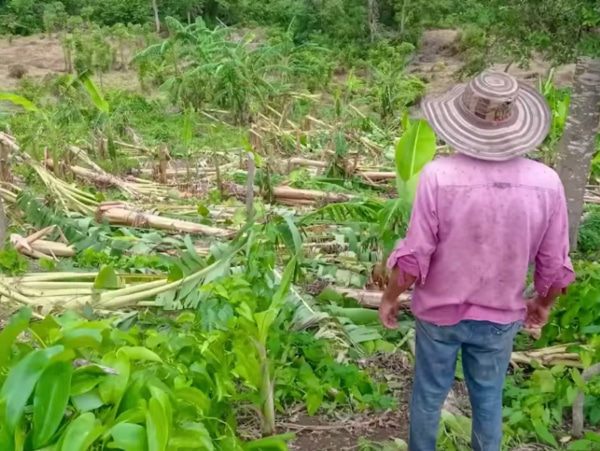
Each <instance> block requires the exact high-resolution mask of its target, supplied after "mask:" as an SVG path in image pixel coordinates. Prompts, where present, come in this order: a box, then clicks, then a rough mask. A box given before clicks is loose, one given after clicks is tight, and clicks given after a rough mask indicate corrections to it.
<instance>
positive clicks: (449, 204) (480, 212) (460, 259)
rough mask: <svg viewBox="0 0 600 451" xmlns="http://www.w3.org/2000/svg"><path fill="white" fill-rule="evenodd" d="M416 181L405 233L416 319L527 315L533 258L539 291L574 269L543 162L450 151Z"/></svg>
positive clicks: (552, 178)
mask: <svg viewBox="0 0 600 451" xmlns="http://www.w3.org/2000/svg"><path fill="white" fill-rule="evenodd" d="M419 185H420V186H419V191H418V194H417V198H416V199H415V207H414V210H413V218H412V219H411V226H410V227H409V232H408V235H407V237H406V242H407V244H409V245H410V246H412V247H415V248H417V249H414V251H416V255H417V259H418V260H419V262H418V264H419V272H420V283H419V284H418V285H417V286H416V287H415V292H414V297H413V305H412V310H413V312H414V314H415V316H417V317H418V318H420V319H422V320H425V321H429V322H432V323H435V324H439V325H451V324H455V323H457V322H458V321H461V320H465V319H471V320H488V321H492V322H496V323H510V322H513V321H516V320H519V319H523V317H524V315H525V304H524V302H523V290H524V287H525V281H526V280H525V279H526V274H527V270H528V268H529V265H530V264H532V263H536V277H535V278H536V280H535V283H536V288H538V291H539V292H540V291H543V290H546V291H547V289H548V288H549V286H550V285H551V284H552V283H554V282H555V281H556V280H555V279H556V278H557V277H558V278H560V277H562V276H561V272H563V271H564V272H566V273H571V269H570V267H569V268H564V269H563V266H565V261H566V262H567V263H566V265H567V266H570V262H569V260H568V256H567V255H568V239H566V237H567V236H568V234H567V233H566V230H567V228H568V226H567V217H566V211H565V207H564V205H565V201H564V191H563V187H562V184H561V182H560V179H559V178H558V175H557V174H556V173H555V172H554V171H553V170H552V169H550V168H548V167H547V166H544V165H543V164H541V163H537V162H535V161H532V160H529V159H526V158H516V159H512V160H509V161H505V162H488V161H483V160H477V159H473V158H470V157H467V156H463V155H455V156H452V157H447V158H441V159H438V160H435V161H433V162H431V163H429V164H428V165H427V166H426V168H425V169H424V170H423V172H422V174H421V178H420V180H419ZM427 254H429V258H426V257H427Z"/></svg>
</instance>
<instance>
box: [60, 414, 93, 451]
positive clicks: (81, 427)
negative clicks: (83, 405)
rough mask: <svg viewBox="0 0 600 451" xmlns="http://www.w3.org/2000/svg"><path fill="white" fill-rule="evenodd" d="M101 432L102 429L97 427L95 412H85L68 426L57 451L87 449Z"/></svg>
mask: <svg viewBox="0 0 600 451" xmlns="http://www.w3.org/2000/svg"><path fill="white" fill-rule="evenodd" d="M100 432H101V430H98V428H97V427H96V417H95V416H94V414H93V413H91V412H87V413H84V414H82V415H80V416H79V417H77V418H76V419H75V420H73V422H72V423H71V424H69V426H67V428H66V429H65V432H64V433H63V435H62V438H61V440H60V442H59V444H58V449H57V451H87V450H88V449H89V447H90V445H91V444H92V443H93V442H94V441H95V440H96V438H98V436H99V435H100Z"/></svg>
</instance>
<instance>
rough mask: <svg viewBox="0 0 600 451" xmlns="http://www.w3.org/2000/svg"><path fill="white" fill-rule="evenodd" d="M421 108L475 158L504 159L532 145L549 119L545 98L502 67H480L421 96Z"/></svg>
mask: <svg viewBox="0 0 600 451" xmlns="http://www.w3.org/2000/svg"><path fill="white" fill-rule="evenodd" d="M422 107H423V113H424V115H425V117H426V118H427V121H428V122H429V125H430V126H431V128H433V130H434V131H435V132H436V133H437V134H438V135H439V136H440V137H441V138H443V139H444V141H446V143H447V144H448V145H449V146H450V147H451V148H453V149H454V150H456V151H457V152H461V153H463V154H466V155H469V156H471V157H474V158H479V159H480V160H490V161H505V160H510V159H512V158H514V157H517V156H519V155H522V154H524V153H527V152H529V151H531V150H534V149H536V148H537V147H538V146H539V145H540V144H541V143H542V142H543V141H544V139H545V138H546V136H547V135H548V132H549V131H550V125H551V123H552V112H551V111H550V108H549V107H548V104H547V103H546V100H545V99H544V97H543V96H542V95H541V94H540V93H538V92H537V91H536V90H535V89H533V88H531V87H529V86H527V85H525V84H524V83H522V82H519V81H518V80H517V79H515V78H514V77H513V76H511V75H509V74H507V73H505V72H495V71H484V72H482V73H481V74H479V75H478V76H477V77H475V78H474V79H473V80H472V81H471V82H469V83H468V84H461V85H458V86H455V87H454V88H453V89H452V90H450V92H448V93H446V94H445V95H443V96H441V97H439V98H437V99H424V100H423V103H422Z"/></svg>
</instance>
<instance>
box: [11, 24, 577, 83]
mask: <svg viewBox="0 0 600 451" xmlns="http://www.w3.org/2000/svg"><path fill="white" fill-rule="evenodd" d="M459 36H460V32H459V31H457V30H429V31H426V32H425V33H424V35H423V38H422V42H421V46H420V51H419V53H418V55H417V56H416V58H415V59H414V61H413V63H412V64H411V65H410V67H409V71H410V72H411V73H413V74H415V75H419V76H422V77H423V78H425V79H427V80H428V81H429V84H428V89H427V91H428V94H432V95H435V94H439V93H441V92H443V91H445V90H447V89H448V88H449V87H450V86H452V85H453V84H454V83H456V80H455V73H456V72H457V71H458V70H459V69H460V68H461V67H462V66H463V65H464V61H463V60H462V59H461V58H460V55H457V54H456V51H455V48H456V42H457V39H458V38H459ZM0 61H2V66H1V67H0V91H10V90H12V89H14V87H15V86H16V85H17V83H18V80H17V79H15V78H11V77H10V75H9V72H10V69H11V67H13V66H15V65H21V66H23V67H24V68H25V69H26V71H27V75H28V76H32V77H34V78H38V79H41V78H43V77H44V76H45V75H47V74H53V73H64V69H65V64H64V57H63V52H62V47H61V44H60V40H59V39H58V38H56V37H47V36H44V35H37V36H30V37H24V38H15V39H14V40H13V42H12V43H10V44H9V43H8V41H7V40H6V39H2V40H0ZM494 68H496V69H500V70H504V68H505V64H497V65H495V66H494ZM549 69H550V64H548V63H546V62H544V61H542V60H539V59H534V60H533V61H532V62H531V64H530V67H529V68H528V69H520V68H518V67H516V66H514V65H513V66H511V68H510V70H509V73H511V74H513V75H515V76H517V77H518V78H521V79H523V80H527V81H530V82H532V83H535V82H536V80H537V78H538V77H539V76H541V77H543V76H545V74H547V72H548V70H549ZM573 73H574V65H572V64H571V65H566V66H560V67H558V68H557V69H556V73H555V82H556V84H557V85H558V86H560V87H563V86H570V85H571V84H572V78H573ZM103 82H104V84H106V85H110V86H116V87H120V88H132V89H136V88H137V81H136V77H133V76H132V72H131V71H114V72H111V73H109V74H106V75H104V77H103Z"/></svg>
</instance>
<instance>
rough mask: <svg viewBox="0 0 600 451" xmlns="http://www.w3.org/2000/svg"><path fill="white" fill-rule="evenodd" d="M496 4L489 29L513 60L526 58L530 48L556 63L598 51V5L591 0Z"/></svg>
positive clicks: (599, 45) (528, 55) (599, 10)
mask: <svg viewBox="0 0 600 451" xmlns="http://www.w3.org/2000/svg"><path fill="white" fill-rule="evenodd" d="M496 6H497V10H496V14H497V22H496V24H495V25H494V26H493V27H491V32H492V33H493V34H495V35H497V36H499V38H500V41H502V42H505V43H508V47H509V49H510V50H509V51H510V53H511V54H512V55H514V57H515V58H516V59H517V61H525V62H526V61H527V60H528V59H529V58H530V57H531V55H532V52H534V51H537V52H542V53H544V54H545V55H547V56H548V57H549V58H552V59H553V60H554V61H556V62H558V63H563V62H572V61H574V59H575V58H576V57H577V56H579V55H588V56H599V55H600V40H599V39H598V35H597V29H598V25H599V24H600V9H599V7H598V3H597V2H596V1H594V0H580V1H576V2H571V1H568V0H548V1H545V2H543V3H539V2H537V1H535V0H533V1H529V0H526V1H521V2H514V3H511V4H510V5H505V4H504V3H502V4H501V3H500V2H498V3H497V5H496ZM506 24H510V26H506Z"/></svg>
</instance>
